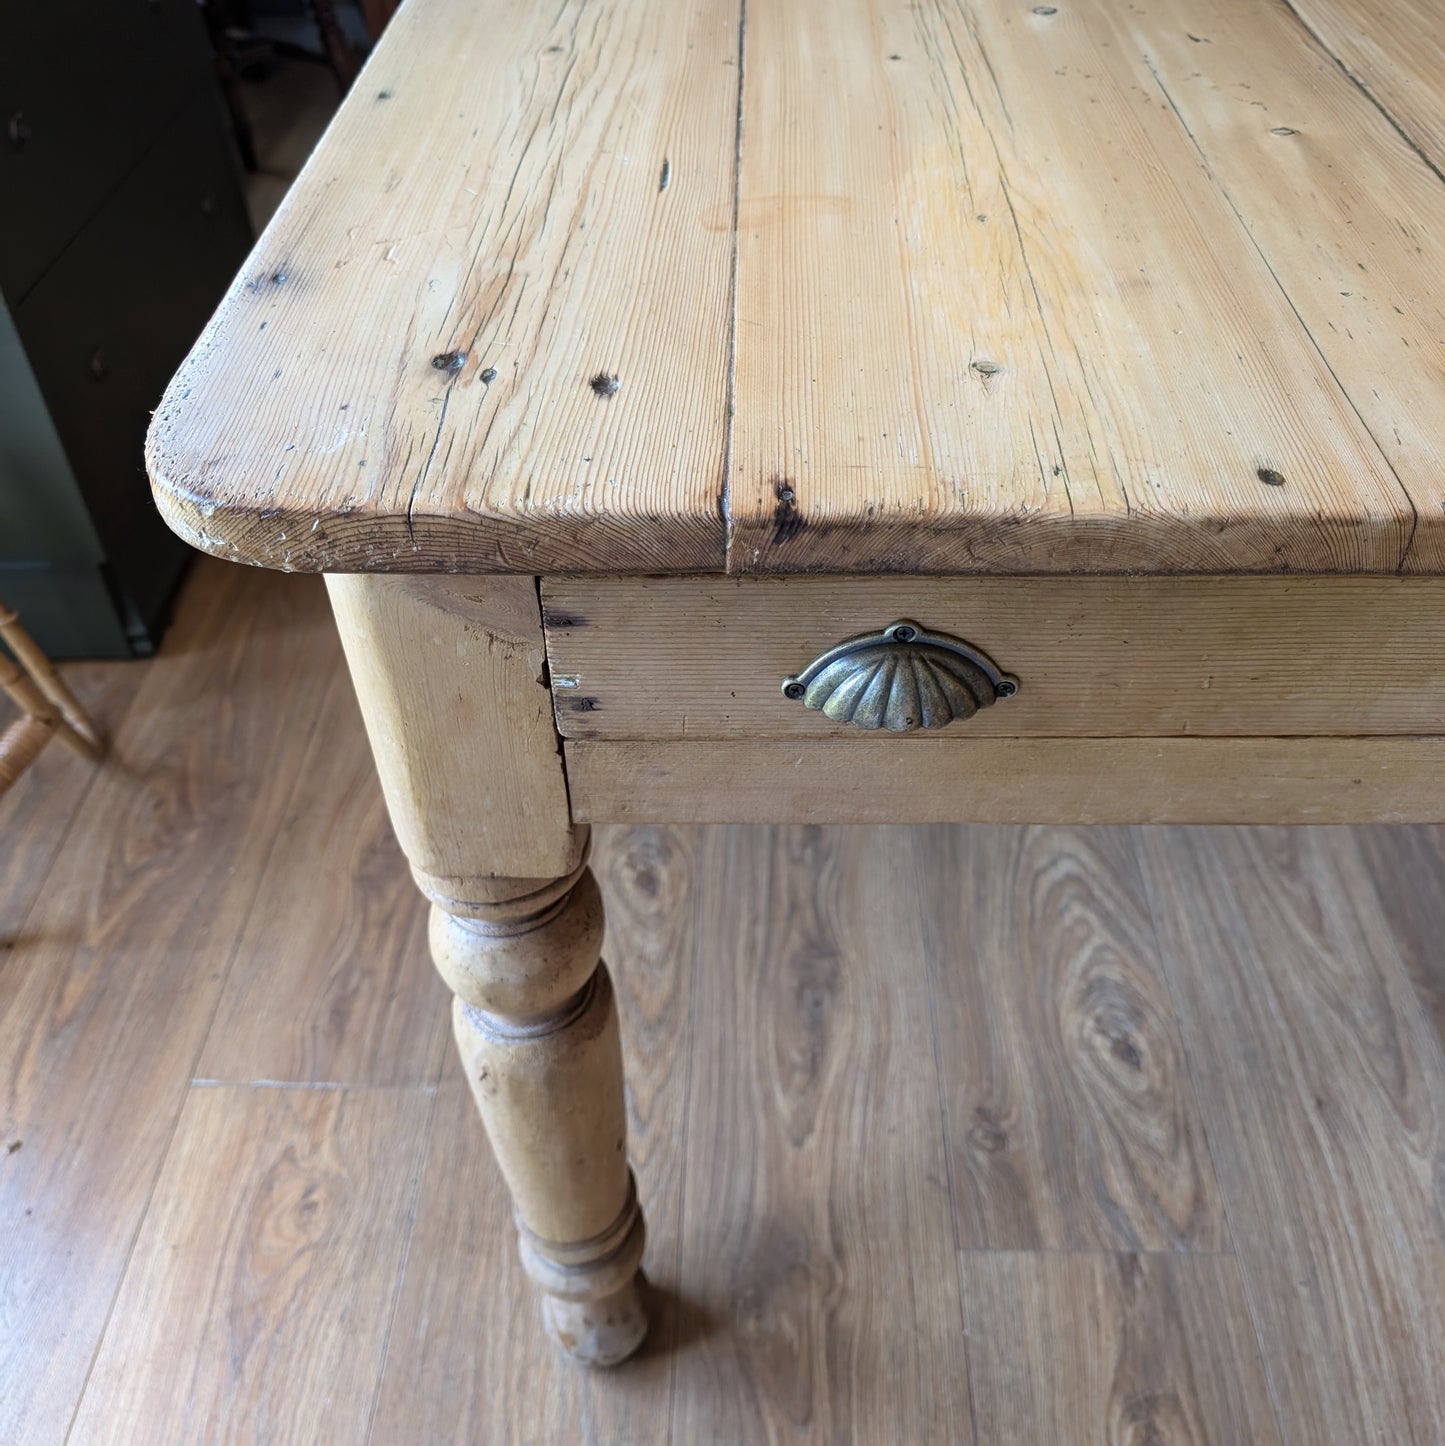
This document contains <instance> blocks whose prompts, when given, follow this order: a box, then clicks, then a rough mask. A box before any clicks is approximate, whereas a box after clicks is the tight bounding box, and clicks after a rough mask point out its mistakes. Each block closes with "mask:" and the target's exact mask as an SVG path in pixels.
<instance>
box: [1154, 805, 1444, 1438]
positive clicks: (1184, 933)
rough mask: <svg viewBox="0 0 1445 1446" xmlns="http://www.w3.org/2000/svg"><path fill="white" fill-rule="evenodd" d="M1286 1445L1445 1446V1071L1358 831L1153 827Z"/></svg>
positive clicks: (1210, 1124)
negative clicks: (1443, 1347)
mask: <svg viewBox="0 0 1445 1446" xmlns="http://www.w3.org/2000/svg"><path fill="white" fill-rule="evenodd" d="M1141 838H1142V848H1143V856H1144V860H1145V864H1146V872H1147V878H1148V883H1149V888H1150V894H1151V899H1152V903H1153V908H1154V914H1155V919H1156V922H1157V924H1158V927H1159V931H1160V936H1161V942H1162V944H1163V946H1164V957H1165V962H1166V968H1167V970H1168V972H1169V976H1170V981H1171V984H1172V986H1173V989H1174V992H1175V997H1176V999H1177V1002H1178V1005H1179V1012H1180V1020H1181V1026H1182V1029H1183V1034H1184V1039H1185V1044H1186V1047H1187V1049H1188V1052H1189V1059H1190V1067H1191V1072H1192V1074H1193V1076H1194V1081H1195V1087H1196V1090H1197V1091H1198V1094H1199V1099H1200V1108H1201V1110H1202V1112H1203V1115H1204V1121H1205V1127H1206V1129H1207V1130H1208V1133H1209V1141H1210V1147H1211V1150H1212V1153H1213V1157H1214V1161H1215V1168H1216V1170H1217V1172H1218V1176H1219V1181H1220V1186H1221V1189H1222V1190H1223V1193H1224V1198H1225V1204H1226V1207H1227V1209H1228V1211H1229V1219H1230V1226H1231V1229H1232V1232H1233V1236H1234V1241H1235V1247H1236V1250H1237V1251H1238V1254H1239V1258H1240V1263H1241V1268H1242V1271H1243V1274H1244V1281H1245V1287H1246V1289H1247V1291H1248V1293H1249V1297H1250V1301H1251V1304H1252V1307H1253V1311H1254V1315H1255V1320H1256V1324H1257V1326H1258V1328H1259V1333H1260V1338H1261V1344H1262V1348H1263V1350H1264V1354H1265V1360H1266V1363H1267V1366H1268V1369H1269V1372H1270V1377H1271V1380H1272V1382H1273V1384H1274V1389H1275V1392H1276V1395H1277V1398H1278V1400H1279V1403H1280V1407H1281V1411H1282V1417H1283V1422H1284V1426H1285V1433H1284V1434H1285V1439H1286V1441H1288V1442H1290V1443H1293V1446H1317V1443H1319V1442H1325V1441H1329V1442H1335V1441H1339V1442H1345V1441H1349V1442H1354V1441H1389V1442H1390V1443H1392V1446H1438V1443H1439V1442H1440V1441H1442V1440H1445V1371H1442V1370H1441V1360H1440V1342H1441V1341H1442V1340H1445V1217H1442V1213H1441V1208H1440V1182H1441V1178H1442V1176H1441V1169H1440V1161H1441V1159H1442V1155H1445V1078H1442V1075H1445V1071H1442V1068H1441V1064H1440V1055H1439V1052H1438V1050H1437V1048H1436V1043H1435V1040H1434V1038H1433V1036H1432V1034H1431V1031H1430V1029H1429V1027H1428V1025H1427V1023H1426V1021H1425V1018H1424V1015H1423V1012H1422V1011H1421V1009H1420V1007H1419V1002H1418V1001H1417V1000H1416V998H1415V996H1414V994H1413V992H1412V990H1411V988H1410V984H1409V981H1408V980H1407V979H1406V977H1405V973H1404V970H1403V969H1402V968H1401V965H1400V960H1399V957H1398V956H1397V954H1396V953H1395V949H1394V944H1393V942H1392V940H1391V935H1390V929H1389V924H1388V921H1387V920H1386V918H1385V917H1384V916H1383V914H1382V912H1381V909H1380V906H1379V904H1378V902H1377V900H1376V899H1375V897H1374V894H1373V891H1372V889H1371V887H1370V881H1369V875H1368V873H1367V872H1366V868H1365V865H1364V862H1363V859H1362V857H1361V855H1360V853H1359V851H1358V850H1357V849H1356V847H1355V845H1354V842H1353V839H1352V837H1351V835H1350V834H1349V833H1348V832H1347V831H1345V830H1332V829H1297V830H1287V829H1256V830H1245V829H1208V830H1206V829H1146V830H1142V831H1141Z"/></svg>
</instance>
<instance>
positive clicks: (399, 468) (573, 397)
mask: <svg viewBox="0 0 1445 1446" xmlns="http://www.w3.org/2000/svg"><path fill="white" fill-rule="evenodd" d="M738 12H739V6H738V0H678V3H674V4H668V5H665V6H656V5H651V4H645V3H641V4H640V3H617V4H607V5H592V4H587V3H585V0H567V3H566V4H563V5H560V6H549V7H542V8H539V7H537V6H536V5H534V4H532V3H530V0H490V3H488V4H486V5H477V4H475V3H474V0H412V3H410V4H408V5H407V6H406V8H405V9H404V10H402V11H401V12H399V13H398V14H397V16H396V18H395V20H394V21H393V22H392V23H391V24H390V25H389V26H388V27H387V30H386V34H385V35H384V36H383V37H382V40H381V42H380V44H379V45H378V47H377V49H376V52H375V54H374V55H373V57H372V58H371V60H370V61H369V63H368V64H367V67H366V71H365V74H364V75H363V77H362V78H361V79H360V80H359V81H358V82H357V84H356V85H355V87H353V89H352V91H351V94H350V97H349V98H348V100H347V102H346V103H345V105H344V106H343V107H342V110H341V112H340V114H339V115H338V116H337V118H336V120H335V121H334V122H333V124H332V126H331V128H330V130H329V131H328V132H327V135H326V137H325V138H324V140H323V141H322V142H321V144H320V146H319V147H318V148H317V150H316V152H315V153H314V155H313V156H312V158H311V160H310V161H309V162H308V163H307V166H306V170H305V172H304V173H303V175H302V176H301V178H300V180H299V181H298V183H297V185H296V186H295V188H294V189H293V190H292V191H291V193H290V194H289V195H288V197H287V199H286V201H285V202H284V203H283V205H282V207H281V209H280V211H279V212H278V213H277V215H276V217H275V219H274V220H273V221H272V223H271V225H270V226H269V227H268V228H267V230H266V233H265V235H264V236H263V237H262V238H261V241H260V242H259V244H258V245H257V247H256V250H255V251H254V252H253V254H252V256H251V258H250V260H249V261H248V262H247V264H246V267H245V270H244V271H243V273H242V275H241V276H240V277H239V278H238V279H237V281H236V284H235V285H234V286H233V288H232V290H231V292H230V293H229V295H228V296H227V298H226V300H225V301H224V302H223V303H222V305H221V308H220V310H219V311H218V313H217V315H216V317H215V318H214V319H213V321H212V322H211V324H210V325H209V327H208V328H207V330H206V332H205V334H204V335H203V336H202V338H201V339H200V341H199V342H198V343H197V345H196V348H195V350H194V351H193V352H192V354H191V356H190V358H189V360H188V361H187V362H186V363H185V365H184V366H183V367H182V369H181V371H180V372H179V374H178V375H177V377H176V379H175V381H174V382H173V383H172V385H171V388H170V390H169V391H168V392H167V394H166V398H165V400H164V401H163V402H162V403H161V406H160V409H159V410H158V411H157V413H156V417H155V421H154V424H153V426H152V430H151V435H150V442H149V452H148V456H149V467H150V472H151V476H152V478H153V480H154V482H155V485H156V496H157V501H158V504H159V505H160V507H161V510H162V512H163V513H164V515H165V517H166V519H167V521H168V522H170V524H171V526H172V527H174V528H175V529H176V530H177V531H178V532H179V533H180V534H181V535H182V536H183V537H185V538H186V539H187V540H188V541H190V542H192V543H193V544H195V545H196V546H198V547H201V548H204V549H207V550H210V551H213V552H216V553H219V554H220V555H222V556H227V557H233V558H239V559H245V560H250V561H256V562H263V563H265V564H267V565H268V566H272V567H282V568H293V569H313V570H321V569H326V570H331V571H358V570H360V571H413V572H429V571H459V572H460V571H470V572H488V571H492V572H496V571H500V572H516V571H521V572H535V571H538V570H540V569H543V568H548V567H550V568H570V567H578V566H581V567H597V566H604V567H614V568H615V567H628V566H638V565H642V566H646V565H650V564H652V563H655V562H656V561H657V560H658V559H659V558H660V557H665V558H666V559H667V563H668V565H669V566H670V567H676V568H679V569H687V568H714V569H720V568H721V566H722V562H723V536H722V520H721V518H720V516H719V514H718V506H717V499H718V497H719V495H720V493H721V488H722V458H723V451H724V445H725V427H726V418H727V409H728V345H729V336H730V330H731V324H730V297H731V273H732V234H731V233H732V213H733V197H734V180H735V174H736V167H735V163H734V156H735V150H736V132H737V84H738V66H737V52H738ZM664 169H665V170H666V184H665V185H664V184H663V173H664ZM594 378H602V379H604V380H603V381H600V382H599V383H598V388H597V389H594V387H593V385H592V382H593V379H594ZM607 378H615V379H616V382H617V389H616V391H615V392H613V393H612V394H610V395H609V394H608V388H609V386H610V383H606V381H605V379H607Z"/></svg>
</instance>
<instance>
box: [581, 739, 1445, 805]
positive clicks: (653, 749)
mask: <svg viewBox="0 0 1445 1446" xmlns="http://www.w3.org/2000/svg"><path fill="white" fill-rule="evenodd" d="M566 756H567V777H568V785H569V789H570V792H571V799H572V814H573V817H574V818H575V819H577V820H578V821H579V822H590V823H637V822H644V821H645V822H649V823H690V822H700V823H898V822H902V821H908V822H913V823H1066V824H1073V823H1359V822H1371V823H1378V822H1389V823H1433V822H1438V821H1440V820H1442V819H1445V739H1442V738H1230V739H1225V738H1160V739H1154V738H921V739H911V740H907V741H900V740H899V739H897V738H882V739H880V738H862V739H857V740H854V739H842V738H819V739H813V740H809V741H803V740H799V741H797V742H793V743H785V742H760V743H749V742H745V741H738V742H730V743H728V744H726V745H720V744H718V743H707V742H696V743H694V742H680V741H677V742H662V743H570V742H569V743H568V744H567V745H566Z"/></svg>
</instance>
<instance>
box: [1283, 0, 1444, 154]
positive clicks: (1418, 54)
mask: <svg viewBox="0 0 1445 1446" xmlns="http://www.w3.org/2000/svg"><path fill="white" fill-rule="evenodd" d="M1288 5H1289V9H1290V10H1292V11H1293V12H1294V14H1295V15H1296V17H1298V19H1299V22H1300V24H1301V25H1303V26H1304V27H1305V28H1306V29H1307V30H1308V31H1309V32H1310V34H1311V35H1312V36H1313V37H1314V38H1315V40H1316V41H1318V43H1319V45H1320V47H1321V49H1322V50H1324V51H1325V53H1326V54H1328V55H1329V56H1330V57H1331V59H1333V60H1334V61H1335V63H1336V64H1337V65H1339V66H1340V68H1341V69H1342V70H1344V71H1345V72H1346V73H1347V74H1348V75H1349V76H1350V78H1351V79H1352V80H1353V81H1354V82H1355V83H1356V84H1357V85H1358V86H1359V87H1360V88H1361V89H1362V90H1363V91H1364V92H1365V93H1366V94H1367V95H1368V96H1369V97H1370V99H1371V100H1373V101H1374V102H1375V104H1376V105H1378V106H1379V107H1380V109H1381V110H1382V111H1383V112H1384V113H1385V114H1386V115H1387V116H1388V117H1389V118H1390V119H1391V121H1393V122H1394V124H1396V125H1397V126H1399V128H1400V130H1401V131H1402V133H1403V134H1404V136H1405V137H1407V138H1408V139H1409V141H1410V143H1411V144H1412V145H1415V146H1418V147H1419V149H1420V151H1421V153H1422V155H1423V156H1424V157H1425V159H1426V160H1428V161H1429V163H1430V164H1431V165H1433V166H1434V167H1435V168H1436V170H1437V171H1438V170H1440V169H1442V168H1445V115H1442V113H1441V109H1440V66H1439V60H1440V48H1441V45H1442V43H1445V25H1442V20H1441V15H1440V7H1439V6H1438V5H1435V4H1433V3H1432V0H1288Z"/></svg>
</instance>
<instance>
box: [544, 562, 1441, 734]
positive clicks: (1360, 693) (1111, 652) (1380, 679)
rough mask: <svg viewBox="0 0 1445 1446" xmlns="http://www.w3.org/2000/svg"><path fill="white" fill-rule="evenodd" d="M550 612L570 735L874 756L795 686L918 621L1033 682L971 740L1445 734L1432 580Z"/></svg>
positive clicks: (1164, 586)
mask: <svg viewBox="0 0 1445 1446" xmlns="http://www.w3.org/2000/svg"><path fill="white" fill-rule="evenodd" d="M542 602H543V618H544V621H545V622H546V624H547V656H548V661H549V663H550V666H551V678H552V696H553V701H554V704H555V707H556V717H557V727H558V730H559V731H560V732H561V733H562V735H563V736H564V737H566V738H578V739H588V740H600V739H663V738H770V737H798V738H820V737H843V738H852V739H861V738H863V737H865V736H866V735H865V734H863V733H862V732H860V730H859V729H858V728H857V727H855V726H854V725H852V724H847V723H845V724H835V723H833V722H831V721H830V720H829V719H828V718H826V717H824V716H823V714H822V713H821V712H818V711H814V710H812V709H808V708H804V707H802V706H801V705H800V704H798V703H795V702H790V701H789V700H788V699H786V698H784V697H783V695H782V689H781V684H782V681H783V679H784V678H786V677H788V676H790V675H791V674H793V673H797V672H799V671H800V670H801V669H802V668H803V666H804V665H805V664H807V663H808V662H810V661H811V660H812V659H813V658H815V657H816V656H817V655H818V654H819V653H821V652H823V651H824V650H825V649H827V648H831V647H832V646H833V645H834V644H836V643H839V642H841V641H843V639H845V638H849V637H855V636H857V635H858V634H860V633H877V632H878V631H880V630H881V629H882V628H884V627H886V626H887V625H888V624H890V623H892V622H896V621H898V620H899V619H901V618H908V619H911V620H913V621H915V622H918V623H920V624H922V625H923V626H924V627H925V628H927V629H931V630H932V631H935V632H943V633H949V634H952V635H953V636H956V637H961V638H963V639H965V640H966V641H968V642H970V643H972V644H974V645H975V646H976V647H979V648H982V649H983V650H984V652H986V653H988V654H989V656H990V657H992V658H993V660H994V662H995V663H997V664H998V666H999V667H1001V668H1003V669H1004V670H1005V671H1007V672H1010V673H1013V674H1015V675H1016V676H1017V677H1018V678H1019V679H1020V681H1021V684H1022V686H1021V688H1020V690H1019V693H1018V695H1017V696H1016V697H1014V698H1011V699H1009V700H1008V703H1007V705H1006V706H1000V707H994V708H988V709H985V710H982V711H980V712H979V713H977V714H975V715H974V716H973V717H972V718H970V719H968V720H967V721H966V722H964V723H961V724H958V725H955V726H954V727H953V728H952V729H951V730H950V732H952V733H955V734H957V735H958V736H960V737H970V738H971V737H980V736H982V737H1026V736H1030V735H1034V736H1044V737H1050V736H1052V737H1059V736H1073V735H1077V736H1082V737H1090V736H1095V737H1098V736H1120V737H1128V736H1134V735H1169V734H1197V735H1206V736H1207V735H1250V734H1254V735H1266V734H1268V735H1276V736H1285V735H1290V734H1311V733H1325V734H1344V733H1435V732H1437V731H1438V730H1439V729H1440V727H1441V719H1442V718H1445V634H1442V630H1441V628H1440V626H1439V618H1440V617H1441V616H1442V615H1445V584H1441V583H1438V582H1436V581H1434V580H1427V579H1408V580H1402V579H1398V578H1390V579H1374V578H1289V579H1286V578H1238V577H1234V578H1222V577H1211V578H1157V577H1156V578H1130V579H1114V578H1068V579H1064V578H1028V579H1022V578H918V577H914V578H891V577H890V578H741V579H712V578H706V579H704V578H593V577H565V578H547V579H544V580H543V586H542ZM918 736H923V735H918Z"/></svg>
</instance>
